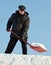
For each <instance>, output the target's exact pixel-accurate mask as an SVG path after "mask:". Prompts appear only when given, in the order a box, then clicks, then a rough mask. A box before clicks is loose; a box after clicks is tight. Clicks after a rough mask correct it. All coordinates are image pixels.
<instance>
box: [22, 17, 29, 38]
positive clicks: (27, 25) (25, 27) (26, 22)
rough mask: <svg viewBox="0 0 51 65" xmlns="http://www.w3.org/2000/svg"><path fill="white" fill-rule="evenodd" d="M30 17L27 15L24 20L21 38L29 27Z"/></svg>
mask: <svg viewBox="0 0 51 65" xmlns="http://www.w3.org/2000/svg"><path fill="white" fill-rule="evenodd" d="M29 23H30V18H29V17H28V18H27V20H26V21H25V23H24V25H23V29H22V38H23V39H24V38H25V36H26V34H27V32H28V29H29Z"/></svg>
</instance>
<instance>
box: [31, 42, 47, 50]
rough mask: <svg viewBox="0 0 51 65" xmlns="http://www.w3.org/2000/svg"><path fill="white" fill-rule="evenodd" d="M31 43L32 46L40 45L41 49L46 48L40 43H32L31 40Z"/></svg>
mask: <svg viewBox="0 0 51 65" xmlns="http://www.w3.org/2000/svg"><path fill="white" fill-rule="evenodd" d="M31 45H32V46H40V47H42V48H43V49H45V50H47V49H46V48H45V46H44V45H43V44H42V43H34V42H33V43H32V44H31Z"/></svg>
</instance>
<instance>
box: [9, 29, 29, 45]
mask: <svg viewBox="0 0 51 65" xmlns="http://www.w3.org/2000/svg"><path fill="white" fill-rule="evenodd" d="M9 31H10V32H11V33H13V34H14V35H15V36H16V37H17V38H19V39H20V40H21V41H23V42H24V43H25V44H28V45H29V46H30V44H29V43H28V42H26V41H25V40H24V39H22V38H21V37H20V36H19V35H17V34H16V33H15V32H13V31H12V30H9Z"/></svg>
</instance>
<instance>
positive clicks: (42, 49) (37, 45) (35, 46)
mask: <svg viewBox="0 0 51 65" xmlns="http://www.w3.org/2000/svg"><path fill="white" fill-rule="evenodd" d="M9 31H10V32H11V33H12V34H14V35H15V36H16V37H17V38H19V39H20V40H21V41H23V42H24V43H25V44H28V45H29V46H30V48H31V49H33V50H35V51H37V52H47V49H46V48H45V46H44V45H43V44H40V43H32V44H29V43H28V42H26V41H25V40H24V39H22V38H21V37H20V36H19V35H17V34H16V33H15V32H13V31H12V30H9Z"/></svg>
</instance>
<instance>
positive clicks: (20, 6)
mask: <svg viewBox="0 0 51 65" xmlns="http://www.w3.org/2000/svg"><path fill="white" fill-rule="evenodd" d="M18 8H19V9H20V10H25V9H26V7H25V6H24V5H19V6H18Z"/></svg>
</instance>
